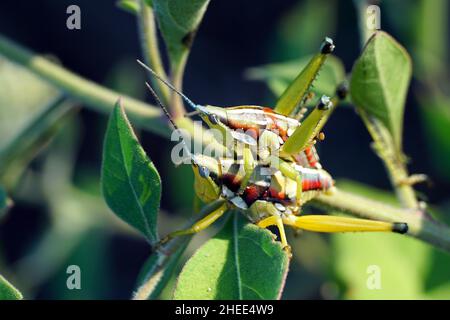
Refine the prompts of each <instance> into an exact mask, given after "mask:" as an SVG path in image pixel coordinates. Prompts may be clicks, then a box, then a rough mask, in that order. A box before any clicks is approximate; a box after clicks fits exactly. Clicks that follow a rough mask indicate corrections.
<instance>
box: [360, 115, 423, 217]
mask: <svg viewBox="0 0 450 320" xmlns="http://www.w3.org/2000/svg"><path fill="white" fill-rule="evenodd" d="M358 110H359V114H360V116H361V119H362V120H363V122H364V124H365V126H366V128H367V130H368V131H369V133H370V135H371V136H372V139H373V145H372V146H373V149H374V151H375V152H376V154H377V155H378V156H379V157H380V159H381V160H382V161H383V163H384V166H385V167H386V171H387V173H388V175H389V179H390V181H391V185H392V186H393V188H394V189H395V192H396V194H397V198H398V199H399V200H400V202H401V203H402V205H403V206H404V207H405V208H409V209H418V208H419V202H418V201H417V197H416V194H415V192H414V189H413V188H412V186H411V184H410V183H408V178H409V173H408V170H407V169H406V165H405V161H404V159H403V158H404V156H403V154H402V152H401V151H399V150H397V148H396V147H395V145H394V142H393V141H392V137H391V135H390V134H389V132H388V131H387V129H386V128H385V127H384V126H383V125H382V124H381V123H380V122H379V121H378V120H377V119H375V118H372V117H371V116H369V115H368V114H367V113H366V112H365V111H363V110H362V109H358Z"/></svg>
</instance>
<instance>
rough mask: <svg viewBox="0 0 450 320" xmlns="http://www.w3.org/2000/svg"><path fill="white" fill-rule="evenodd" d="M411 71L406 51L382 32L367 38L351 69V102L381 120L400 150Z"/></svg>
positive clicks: (409, 59)
mask: <svg viewBox="0 0 450 320" xmlns="http://www.w3.org/2000/svg"><path fill="white" fill-rule="evenodd" d="M411 73H412V63H411V58H410V57H409V55H408V53H407V52H406V50H405V49H404V48H403V47H402V46H401V45H400V44H399V43H398V42H397V41H395V40H394V39H393V38H392V37H391V36H390V35H388V34H387V33H385V32H376V33H375V34H374V35H373V36H372V37H371V38H370V39H369V41H368V43H367V45H366V46H365V48H364V51H363V52H362V54H361V56H360V57H359V59H358V60H357V61H356V63H355V65H354V66H353V70H352V77H351V83H350V92H351V96H352V100H353V102H354V104H355V105H356V106H357V107H358V108H361V109H363V110H365V111H366V112H367V113H368V114H369V115H370V116H373V117H375V118H376V119H378V120H379V121H381V122H382V123H383V125H384V126H385V127H386V128H387V129H388V130H389V132H390V133H391V135H392V137H393V141H394V143H395V145H396V147H397V149H398V150H400V149H401V140H402V131H403V113H404V108H405V100H406V94H407V92H408V87H409V82H410V79H411Z"/></svg>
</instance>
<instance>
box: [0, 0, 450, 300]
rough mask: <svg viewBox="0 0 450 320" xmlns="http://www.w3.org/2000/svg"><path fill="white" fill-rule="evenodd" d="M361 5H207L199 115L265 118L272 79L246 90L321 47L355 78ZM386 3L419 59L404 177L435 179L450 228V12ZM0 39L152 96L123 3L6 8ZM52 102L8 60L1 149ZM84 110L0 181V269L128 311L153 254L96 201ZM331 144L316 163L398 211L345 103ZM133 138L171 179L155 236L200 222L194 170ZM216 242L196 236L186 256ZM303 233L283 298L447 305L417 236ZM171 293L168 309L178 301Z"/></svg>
mask: <svg viewBox="0 0 450 320" xmlns="http://www.w3.org/2000/svg"><path fill="white" fill-rule="evenodd" d="M361 3H362V2H361V1H333V0H314V1H313V0H307V1H299V0H284V1H275V0H269V1H258V0H246V1H222V0H212V1H211V3H210V5H209V8H208V10H207V12H206V15H205V17H204V20H203V22H202V24H201V27H200V29H199V31H198V33H197V37H196V40H195V42H194V46H193V48H192V52H191V55H190V57H189V62H188V65H187V69H186V73H185V76H184V91H185V93H187V94H188V95H189V96H190V97H191V98H192V99H194V100H195V101H198V102H200V103H211V104H214V105H223V106H229V105H239V104H259V105H269V106H270V105H272V104H273V103H274V101H275V97H276V96H275V95H274V93H273V92H272V91H271V90H270V88H269V86H267V84H266V83H265V82H263V81H256V80H254V79H250V78H251V77H250V75H251V72H249V69H250V68H252V67H256V66H261V65H265V64H269V63H284V62H289V61H291V60H296V59H299V58H301V57H304V56H306V55H309V54H312V53H314V52H315V51H316V50H317V48H318V47H319V45H320V42H321V40H322V39H323V37H324V36H331V37H332V38H333V39H334V41H335V43H336V50H335V55H336V56H338V57H339V58H340V59H342V61H343V63H344V65H345V69H346V71H347V72H350V71H351V67H352V65H353V62H354V61H355V59H356V58H357V57H358V55H359V53H360V51H361V45H362V43H361V40H360V38H361V36H360V32H359V20H358V16H359V15H360V14H361V12H360V11H359V9H358V8H359V7H358V6H359V5H360V4H361ZM377 3H378V4H379V5H380V8H381V27H382V29H383V30H385V31H387V32H388V33H390V34H392V35H393V36H394V37H395V38H396V39H397V40H398V41H399V42H400V43H401V44H403V45H404V46H405V47H406V49H407V50H408V52H410V53H411V55H412V57H413V62H414V78H413V80H412V84H411V88H410V92H409V95H408V99H407V105H406V108H405V110H406V111H405V124H404V151H405V153H406V154H407V155H408V156H409V157H410V163H409V169H410V172H412V173H426V174H427V175H429V177H430V181H431V182H430V183H426V184H423V185H419V186H418V187H417V190H418V192H419V194H420V197H421V199H423V200H424V201H426V202H427V203H428V204H429V206H430V207H431V208H432V210H433V213H434V214H435V215H436V216H437V217H438V218H439V219H442V220H444V221H447V222H449V221H450V192H449V190H450V139H449V138H448V137H449V136H450V91H449V79H450V77H449V73H448V70H449V60H448V53H447V52H448V49H449V34H450V32H449V26H448V20H447V17H448V15H449V13H450V11H449V5H448V3H447V1H445V0H433V1H425V0H421V1H418V0H410V1H405V0H401V1H393V0H391V1H381V2H377ZM70 4H77V5H78V6H80V8H81V13H82V28H81V30H78V31H70V30H68V29H67V28H66V19H67V14H66V8H67V7H68V6H69V5H70ZM0 33H1V34H2V35H5V36H7V37H9V38H11V39H13V40H15V41H17V42H18V43H21V44H23V45H25V46H27V47H28V48H31V49H32V50H34V51H36V52H40V53H44V54H49V55H50V57H51V59H56V60H58V61H59V62H60V63H62V64H63V65H64V66H65V67H66V68H68V69H70V70H73V71H74V72H76V73H78V74H80V75H82V76H83V77H86V78H88V79H91V80H94V81H96V82H98V83H101V84H104V85H106V86H108V87H111V88H113V89H115V90H117V91H120V92H123V93H126V94H129V95H132V96H134V97H136V98H140V99H147V97H146V92H145V86H144V81H145V79H146V78H145V74H144V72H143V70H142V69H141V68H140V67H139V66H138V65H137V64H136V63H135V59H136V58H140V57H141V52H140V45H139V41H138V34H137V26H136V21H135V18H134V17H133V15H131V14H130V13H128V12H125V11H123V10H121V9H119V8H118V7H117V6H116V4H115V1H112V0H101V1H100V0H99V1H88V0H78V1H66V0H58V1H56V0H39V1H25V0H15V1H12V0H3V1H1V2H0ZM276 76H277V75H276V74H274V77H276ZM53 94H54V90H53V88H51V87H48V86H47V85H45V84H42V83H41V82H40V81H38V80H36V79H35V78H34V77H32V76H30V75H29V74H28V73H27V72H26V71H24V70H21V69H16V68H14V66H11V65H9V64H7V63H5V61H4V60H3V59H2V58H1V57H0V136H1V138H0V149H1V148H3V147H5V146H6V145H7V144H8V141H10V140H11V139H13V138H14V137H15V136H16V135H17V133H18V132H19V131H20V129H21V128H23V127H24V126H26V125H27V123H30V121H31V120H32V119H33V118H35V117H36V115H39V113H40V112H42V110H44V109H45V106H46V105H48V101H49V100H48V99H49V97H50V96H52V95H53ZM79 107H80V109H79V110H78V111H77V112H73V113H70V115H69V116H66V117H65V122H64V124H63V125H62V126H61V128H59V129H58V130H56V132H55V135H54V138H53V139H52V140H51V141H50V142H49V143H48V144H47V145H46V147H45V148H43V149H42V150H40V151H39V152H38V153H37V154H35V155H36V156H34V157H33V160H32V161H31V162H29V163H28V162H26V163H24V164H22V163H19V162H18V163H17V166H16V167H15V171H13V172H14V174H9V175H6V177H5V175H4V176H3V177H2V179H4V181H1V183H2V184H3V185H5V186H6V188H7V189H8V192H9V194H10V195H11V197H12V198H13V200H14V206H13V207H12V208H11V209H10V210H9V211H8V212H7V213H4V214H1V215H0V273H1V274H3V275H4V276H5V277H6V278H8V279H9V280H10V281H11V282H12V283H14V284H15V285H16V286H17V287H18V288H19V289H21V290H22V292H23V293H24V295H25V297H26V298H28V299H119V298H120V299H128V298H130V296H131V293H132V291H133V289H134V286H135V282H136V277H137V274H138V272H139V270H140V268H141V266H142V264H143V263H144V261H145V260H146V258H147V257H148V255H149V253H150V249H149V246H148V245H147V243H146V242H145V241H144V240H143V238H141V237H139V236H138V235H137V234H136V233H134V232H133V230H131V229H129V228H128V227H127V226H126V225H125V224H124V223H122V222H121V221H119V220H118V219H117V218H115V216H114V215H113V214H112V213H111V212H110V211H109V210H108V208H107V207H106V204H105V203H104V201H103V199H102V198H101V194H100V190H99V189H100V188H99V175H100V165H101V151H102V140H103V135H104V132H105V129H106V121H107V117H106V116H105V115H103V114H99V113H96V112H94V111H92V110H90V109H89V108H84V106H82V105H80V106H79ZM162 121H163V120H162ZM325 133H326V135H327V139H326V141H325V142H324V143H322V144H321V145H320V147H319V152H320V156H321V159H322V163H323V165H324V167H325V168H326V169H327V170H328V171H329V172H330V173H331V174H332V175H333V177H334V178H335V179H336V180H338V181H339V182H340V183H341V186H342V187H343V188H346V189H348V190H357V191H358V192H361V193H365V194H367V195H369V196H371V197H374V198H377V199H380V200H382V201H385V202H392V203H395V201H396V200H395V198H393V197H392V195H391V194H390V193H389V190H390V184H389V181H388V179H387V176H386V173H385V171H384V168H383V165H382V163H381V161H380V160H379V159H378V158H377V157H376V155H375V154H374V153H373V152H372V150H371V149H370V137H369V135H368V133H367V131H366V129H365V127H364V125H363V123H362V121H361V120H360V119H359V118H358V116H357V114H356V113H355V112H354V110H353V108H352V107H351V106H343V107H342V108H340V110H338V111H337V112H336V113H335V114H334V115H333V117H332V118H331V119H330V121H329V123H328V124H327V126H326V130H325ZM139 136H140V139H141V142H142V144H143V146H144V148H145V149H146V151H147V153H148V154H149V156H150V157H151V158H152V160H153V161H154V163H155V165H156V167H157V169H158V170H159V172H160V175H161V176H162V181H163V198H162V212H161V217H160V225H161V230H160V231H161V234H165V233H166V232H168V231H169V230H174V229H175V228H177V227H180V226H182V225H183V224H184V223H185V222H186V220H187V219H189V218H190V217H191V216H192V215H193V212H192V205H193V204H192V199H193V187H192V173H191V169H190V168H189V167H179V168H175V167H174V166H173V164H172V163H171V161H170V148H171V145H170V143H169V142H168V141H167V140H165V139H163V138H161V137H158V136H156V135H154V134H151V133H148V132H139ZM25 164H26V166H25ZM350 180H351V181H352V182H350ZM367 185H369V186H371V187H370V188H369V187H367ZM215 230H216V229H214V228H212V229H211V230H209V231H208V232H204V233H203V234H201V235H198V236H197V237H196V238H195V240H194V241H193V242H192V244H191V245H190V247H189V249H188V250H187V252H186V257H185V258H184V259H186V258H188V257H189V255H190V254H192V252H193V250H194V249H195V248H196V247H197V246H198V245H199V244H201V243H202V242H203V241H205V240H206V239H207V238H208V237H209V236H211V235H212V234H214V232H215ZM293 236H294V234H293V233H292V234H290V237H291V240H290V242H291V244H292V245H293V250H294V259H293V260H292V264H291V271H290V273H289V275H288V278H287V284H286V290H285V292H284V294H283V298H286V299H338V298H348V299H352V298H354V299H361V298H407V299H408V298H416V299H422V298H424V299H425V298H441V299H448V298H450V271H449V270H450V255H446V254H444V253H442V252H440V251H438V250H436V249H434V248H432V247H430V246H428V245H425V244H423V243H420V242H418V241H416V240H413V239H408V238H401V237H400V236H397V235H334V236H332V237H329V236H323V235H318V234H313V233H304V234H301V235H299V236H298V237H297V238H295V239H294V238H293ZM71 264H75V265H79V266H80V267H81V271H82V289H81V290H68V289H67V287H66V278H67V274H66V268H67V266H68V265H71ZM369 265H377V266H379V267H380V270H381V272H382V288H381V289H380V290H368V289H367V286H366V280H367V277H368V274H367V267H368V266H369ZM181 266H182V264H181V265H180V267H181ZM174 282H175V279H174V280H173V281H171V284H170V285H169V287H168V288H167V290H165V291H164V292H163V294H162V297H161V298H170V296H171V288H172V287H173V284H174Z"/></svg>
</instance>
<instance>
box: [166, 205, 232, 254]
mask: <svg viewBox="0 0 450 320" xmlns="http://www.w3.org/2000/svg"><path fill="white" fill-rule="evenodd" d="M226 210H227V204H226V203H223V204H222V205H221V206H220V207H219V208H217V209H216V210H214V211H212V212H211V213H209V214H208V215H207V216H206V217H204V218H203V219H201V220H199V221H197V222H196V223H194V224H193V225H192V227H190V228H189V229H185V230H178V231H175V232H171V233H169V234H168V235H167V236H166V237H164V238H163V239H161V241H160V242H159V245H161V244H164V243H166V242H167V241H169V240H170V239H172V238H175V237H179V236H185V235H188V234H193V233H197V232H200V231H202V230H204V229H206V228H208V227H209V226H210V225H211V224H213V223H214V222H215V221H216V220H217V219H219V218H220V217H221V216H222V215H223V214H224V213H225V211H226Z"/></svg>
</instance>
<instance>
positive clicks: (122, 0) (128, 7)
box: [116, 0, 139, 14]
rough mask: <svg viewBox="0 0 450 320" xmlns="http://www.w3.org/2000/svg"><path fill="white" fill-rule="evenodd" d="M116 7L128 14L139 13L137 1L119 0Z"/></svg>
mask: <svg viewBox="0 0 450 320" xmlns="http://www.w3.org/2000/svg"><path fill="white" fill-rule="evenodd" d="M116 5H117V6H118V7H119V8H120V9H122V10H125V11H127V12H129V13H132V14H137V13H138V12H139V2H138V0H119V1H117V2H116Z"/></svg>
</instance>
